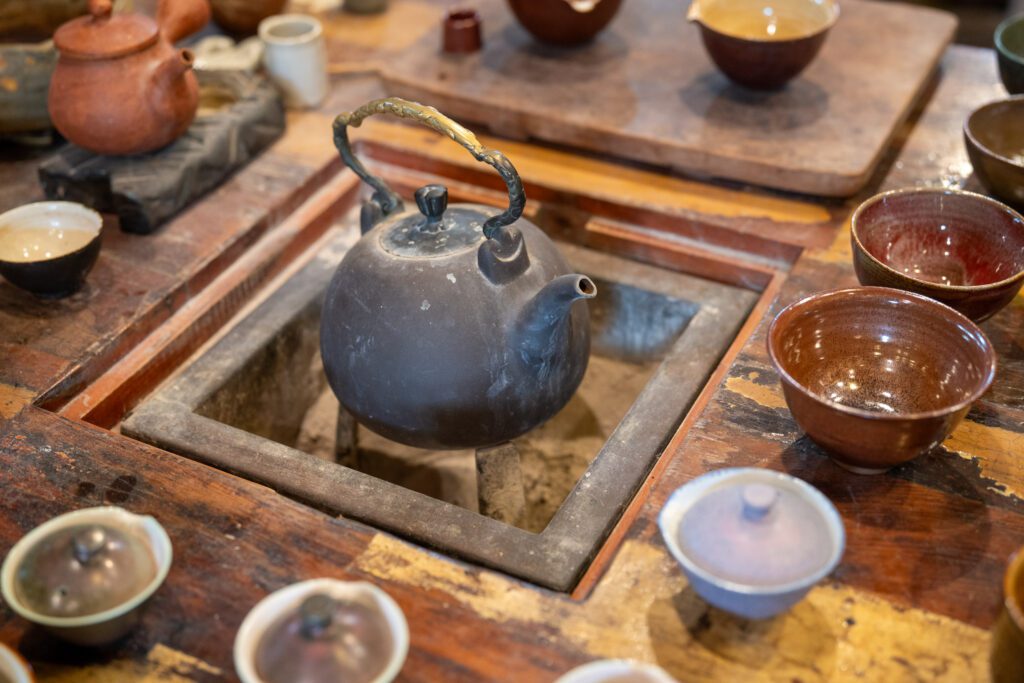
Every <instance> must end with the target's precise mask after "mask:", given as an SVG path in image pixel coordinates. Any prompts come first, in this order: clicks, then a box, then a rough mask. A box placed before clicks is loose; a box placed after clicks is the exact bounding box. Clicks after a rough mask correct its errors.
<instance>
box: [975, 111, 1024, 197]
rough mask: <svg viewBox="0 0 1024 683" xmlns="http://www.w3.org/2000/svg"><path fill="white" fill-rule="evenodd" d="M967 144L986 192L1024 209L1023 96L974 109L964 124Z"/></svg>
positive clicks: (976, 172) (976, 173)
mask: <svg viewBox="0 0 1024 683" xmlns="http://www.w3.org/2000/svg"><path fill="white" fill-rule="evenodd" d="M964 144H965V145H966V146H967V156H969V157H970V159H971V165H972V166H974V173H975V175H977V176H978V180H980V181H981V184H982V185H984V186H985V189H987V190H988V191H989V192H991V193H992V194H994V195H996V196H997V197H999V198H1000V199H1002V200H1003V201H1004V202H1006V203H1007V204H1009V205H1011V206H1013V207H1015V208H1017V209H1024V95H1021V96H1019V97H1011V98H1009V99H1005V100H1000V101H998V102H990V103H988V104H986V105H984V106H982V107H979V108H977V109H975V110H974V111H973V112H972V113H971V115H970V116H968V117H967V120H966V121H964Z"/></svg>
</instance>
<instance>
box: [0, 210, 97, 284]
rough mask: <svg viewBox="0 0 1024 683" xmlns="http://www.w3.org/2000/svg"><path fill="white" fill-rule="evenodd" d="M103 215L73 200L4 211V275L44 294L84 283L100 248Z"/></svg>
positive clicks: (0, 269)
mask: <svg viewBox="0 0 1024 683" xmlns="http://www.w3.org/2000/svg"><path fill="white" fill-rule="evenodd" d="M102 227H103V218H102V217H100V215H99V214H98V213H96V212H95V211H93V210H92V209H89V208H87V207H85V206H82V205H81V204H75V203H74V202H37V203H35V204H26V205H24V206H19V207H18V208H16V209H11V210H10V211H7V212H5V213H3V214H0V275H3V276H4V277H5V278H7V280H8V281H9V282H10V283H11V284H13V285H16V286H18V287H21V288H22V289H25V290H28V291H30V292H32V293H33V294H36V295H37V296H41V297H44V298H57V297H62V296H67V295H69V294H73V293H74V292H76V291H78V290H79V289H80V288H81V287H82V284H83V283H84V282H85V276H86V275H88V274H89V271H90V270H91V269H92V267H93V265H94V264H95V263H96V259H97V257H98V256H99V253H100V229H101V228H102Z"/></svg>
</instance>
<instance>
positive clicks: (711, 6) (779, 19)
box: [686, 0, 839, 90]
mask: <svg viewBox="0 0 1024 683" xmlns="http://www.w3.org/2000/svg"><path fill="white" fill-rule="evenodd" d="M686 18H687V19H688V20H689V21H693V22H697V23H698V24H700V33H701V38H702V39H703V41H704V47H705V49H706V50H707V51H708V54H709V55H710V56H711V60H712V61H713V62H714V63H715V64H716V65H717V66H718V68H719V69H721V70H722V73H724V74H725V75H726V76H728V77H729V78H730V79H732V80H733V81H735V82H736V83H739V84H740V85H743V86H746V87H748V88H753V89H756V90H775V89H777V88H781V87H782V86H784V85H785V84H786V83H788V82H789V81H790V80H792V79H793V78H795V77H796V76H798V75H799V74H800V73H801V72H802V71H803V70H804V69H806V68H807V66H808V65H809V64H810V63H811V62H812V61H813V60H814V58H815V57H816V56H817V54H818V52H819V51H820V50H821V46H822V45H823V44H824V43H825V37H826V36H827V35H828V32H829V29H831V28H832V26H833V25H834V24H835V23H836V21H837V20H838V19H839V5H837V4H836V2H835V0H692V2H691V3H690V10H689V12H688V13H687V16H686Z"/></svg>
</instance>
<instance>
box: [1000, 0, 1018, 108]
mask: <svg viewBox="0 0 1024 683" xmlns="http://www.w3.org/2000/svg"><path fill="white" fill-rule="evenodd" d="M994 38H995V44H996V54H997V55H998V61H999V77H1000V78H1001V79H1002V80H1003V85H1004V86H1006V90H1007V92H1009V93H1010V94H1011V95H1019V94H1021V93H1024V14H1021V15H1018V16H1015V17H1010V18H1008V19H1006V20H1005V21H1003V23H1001V24H999V26H997V27H996V33H995V36H994Z"/></svg>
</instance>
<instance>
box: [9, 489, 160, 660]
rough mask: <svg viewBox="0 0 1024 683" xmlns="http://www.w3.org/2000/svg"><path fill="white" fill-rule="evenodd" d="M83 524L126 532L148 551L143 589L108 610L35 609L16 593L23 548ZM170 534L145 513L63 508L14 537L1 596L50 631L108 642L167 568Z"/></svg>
mask: <svg viewBox="0 0 1024 683" xmlns="http://www.w3.org/2000/svg"><path fill="white" fill-rule="evenodd" d="M83 524H102V525H105V526H109V527H113V528H116V529H118V530H120V531H123V532H125V533H127V534H131V535H133V536H135V537H136V538H138V539H139V540H141V541H142V542H143V543H144V544H145V545H146V546H147V547H148V548H149V550H151V551H152V553H153V559H154V560H155V561H156V573H155V574H154V575H153V578H152V579H151V580H150V581H149V582H148V583H146V584H145V586H144V587H143V589H142V590H141V591H139V592H138V593H136V594H135V595H134V596H132V598H131V599H130V600H127V601H126V602H124V603H122V604H120V605H117V606H116V607H113V608H111V609H107V610H104V611H102V612H97V613H95V614H89V615H85V616H78V617H55V616H49V615H45V614H40V613H38V612H36V611H35V610H33V609H32V608H31V607H29V606H28V605H26V604H25V603H24V602H22V600H21V599H20V598H19V597H18V592H17V590H16V589H15V582H16V579H17V572H18V569H19V567H20V566H21V564H22V561H23V560H24V559H25V557H26V555H27V554H28V552H29V551H30V550H31V549H32V548H33V547H34V546H35V545H36V544H37V543H39V542H40V541H42V540H43V539H45V538H46V537H48V536H50V535H51V534H53V533H55V532H57V531H60V530H62V529H66V528H69V527H75V526H80V525H83ZM171 556H172V553H171V539H170V538H168V536H167V532H166V531H164V528H163V527H162V526H160V523H159V522H157V521H156V520H155V519H153V518H152V517H149V516H143V515H136V514H133V513H131V512H128V511H127V510H124V509H122V508H119V507H114V506H103V507H94V508H85V509H82V510H76V511H74V512H69V513H66V514H63V515H60V516H58V517H54V518H53V519H51V520H49V521H48V522H45V523H43V524H41V525H39V526H38V527H36V528H35V529H33V530H32V531H30V532H29V533H28V534H26V535H25V536H24V537H23V538H22V539H21V540H20V541H18V542H17V543H16V544H15V545H14V547H13V548H12V549H11V552H9V553H8V554H7V557H6V558H5V559H4V563H3V567H2V568H0V592H2V593H3V598H4V601H5V602H6V603H7V604H8V605H9V606H10V607H11V609H12V610H14V611H15V612H16V613H17V614H18V615H20V616H21V617H23V618H25V619H27V620H28V621H31V622H32V623H34V624H38V625H40V626H42V627H43V628H45V629H46V630H48V631H50V632H51V633H53V634H54V635H56V636H58V637H60V638H63V639H64V640H67V641H68V642H71V643H75V644H76V645H86V646H101V645H108V644H110V643H113V642H115V641H116V640H118V639H120V638H122V637H124V636H125V635H127V633H128V632H129V631H131V630H132V629H133V628H135V626H136V625H137V624H138V621H139V617H140V616H141V614H142V610H143V608H144V607H145V605H146V603H147V602H148V601H149V599H150V597H152V595H153V593H155V592H156V589H157V588H159V587H160V585H161V584H162V583H163V582H164V579H166V578H167V573H168V572H169V571H170V569H171Z"/></svg>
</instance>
